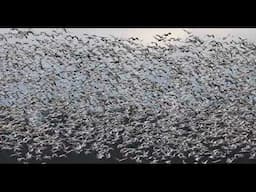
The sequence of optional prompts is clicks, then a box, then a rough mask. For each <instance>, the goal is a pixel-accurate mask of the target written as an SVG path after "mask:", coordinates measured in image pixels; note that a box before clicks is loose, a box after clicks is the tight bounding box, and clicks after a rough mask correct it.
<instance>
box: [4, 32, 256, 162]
mask: <svg viewBox="0 0 256 192" xmlns="http://www.w3.org/2000/svg"><path fill="white" fill-rule="evenodd" d="M255 104H256V45H255V44H254V43H252V42H248V41H247V40H246V39H242V38H232V37H224V38H221V39H218V38H216V37H214V36H212V35H207V36H204V37H197V36H194V35H193V34H191V33H189V32H188V34H187V36H186V37H185V38H174V37H173V36H172V34H171V33H168V34H164V35H156V37H155V41H154V42H152V43H150V44H147V45H145V44H142V43H141V42H140V40H139V39H138V38H130V39H121V38H116V37H100V36H94V35H87V34H83V35H81V36H75V35H73V34H71V33H69V32H67V31H64V30H53V31H52V32H47V33H46V32H37V33H36V32H33V31H29V30H20V29H12V30H10V31H9V32H8V33H2V34H0V149H1V150H2V151H3V150H9V151H11V153H12V156H13V157H15V158H16V159H17V160H18V161H19V162H22V163H26V162H30V161H32V160H33V161H38V162H44V161H46V160H47V159H52V158H56V157H66V156H68V155H69V154H70V153H72V152H75V153H78V154H81V153H84V154H90V153H92V152H94V153H95V154H96V155H97V158H98V159H103V160H104V159H109V158H116V160H118V161H120V162H122V161H124V160H126V159H130V160H134V161H136V162H138V163H143V162H148V163H173V162H175V161H176V160H177V159H178V160H179V161H180V162H182V163H188V162H190V163H217V162H224V163H232V162H235V160H237V159H240V158H248V159H252V160H253V159H255V158H256V157H255V156H256V123H255V122H256V121H255V120H256V113H255V109H256V106H255ZM113 151H118V153H119V154H121V155H119V157H114V156H113Z"/></svg>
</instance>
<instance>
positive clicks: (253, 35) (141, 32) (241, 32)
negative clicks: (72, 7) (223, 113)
mask: <svg viewBox="0 0 256 192" xmlns="http://www.w3.org/2000/svg"><path fill="white" fill-rule="evenodd" d="M186 29H188V30H189V31H191V32H193V33H194V34H196V35H205V34H215V35H216V36H226V35H228V34H231V35H234V36H241V37H245V38H248V39H249V40H253V41H256V28H186ZM6 30H8V29H3V28H2V29H0V32H3V31H6ZM33 30H35V31H49V30H52V29H49V28H37V29H33ZM67 30H68V31H70V32H72V33H75V34H83V33H87V34H94V35H100V36H109V35H113V36H117V37H123V38H127V37H131V36H136V37H139V38H140V39H142V40H143V41H144V42H150V41H151V40H153V36H154V35H155V34H162V33H166V32H172V33H173V34H174V35H175V36H177V37H182V36H183V35H185V33H184V32H183V30H182V28H67Z"/></svg>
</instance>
